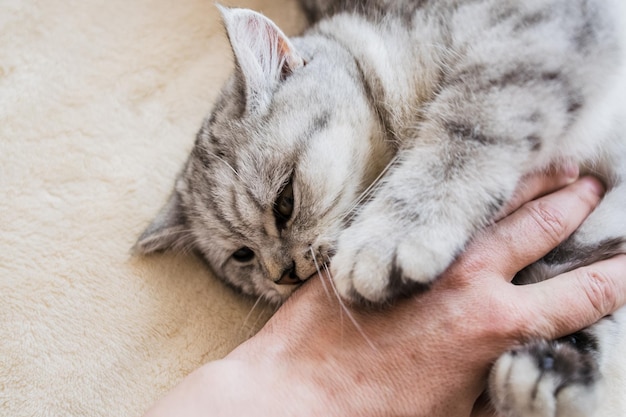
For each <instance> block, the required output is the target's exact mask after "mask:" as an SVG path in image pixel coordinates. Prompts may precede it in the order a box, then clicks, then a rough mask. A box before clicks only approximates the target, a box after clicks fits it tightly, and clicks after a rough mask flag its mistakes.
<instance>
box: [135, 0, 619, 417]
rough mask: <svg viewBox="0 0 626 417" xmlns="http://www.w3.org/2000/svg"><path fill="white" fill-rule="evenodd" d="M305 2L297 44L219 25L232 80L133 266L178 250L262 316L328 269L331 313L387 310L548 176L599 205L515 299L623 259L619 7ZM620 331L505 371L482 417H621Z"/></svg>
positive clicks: (496, 377) (579, 2)
mask: <svg viewBox="0 0 626 417" xmlns="http://www.w3.org/2000/svg"><path fill="white" fill-rule="evenodd" d="M302 5H303V8H304V10H305V12H306V13H307V16H308V17H309V19H310V20H311V23H312V26H311V27H310V28H309V29H308V30H307V31H306V32H305V33H304V34H303V35H302V36H300V37H295V38H288V37H287V36H285V34H284V33H283V32H282V31H281V30H280V29H279V28H278V27H277V26H276V25H275V24H274V23H273V22H272V21H270V20H269V19H267V18H265V17H264V16H262V15H260V14H258V13H256V12H253V11H250V10H245V9H226V8H220V10H221V12H222V16H223V20H224V25H225V28H226V32H227V34H228V37H229V40H230V43H231V46H232V50H233V53H234V57H235V70H234V72H233V74H232V76H231V77H230V79H229V80H228V81H227V83H226V84H225V86H224V87H223V89H222V92H221V95H220V97H219V99H218V100H217V103H216V104H215V106H214V108H213V111H212V113H211V115H210V116H209V117H208V118H207V119H206V120H205V122H204V123H203V125H202V127H201V129H200V131H199V133H198V136H197V140H196V143H195V146H194V148H193V150H192V153H191V155H190V157H189V159H188V161H187V163H186V165H185V167H184V168H183V171H182V173H181V174H180V176H179V177H178V179H177V180H176V185H175V189H174V192H173V193H172V195H171V197H170V199H169V201H168V203H167V204H166V205H165V207H164V208H163V209H162V210H161V212H160V213H159V214H158V215H157V217H156V219H155V220H154V221H153V223H152V224H151V225H150V226H149V227H148V228H147V229H146V231H145V232H144V233H143V234H142V235H141V237H140V238H139V241H138V242H137V245H136V248H137V250H138V251H139V252H141V253H152V252H155V251H161V250H169V249H179V250H180V249H194V250H195V251H197V252H198V253H199V254H200V255H201V256H202V257H203V258H204V259H206V261H207V262H208V264H209V265H210V267H211V268H212V269H213V271H214V272H215V273H216V275H218V276H219V277H221V278H222V279H223V280H224V281H225V282H227V283H228V284H230V285H231V286H233V287H235V288H237V289H238V290H240V291H242V292H243V293H246V294H250V295H254V296H260V297H263V298H265V299H266V300H268V301H270V302H273V303H280V302H282V301H283V300H284V299H285V298H287V297H288V296H289V295H290V294H291V293H292V292H293V290H294V289H295V288H297V284H299V283H300V282H302V281H304V280H306V279H308V278H309V277H311V276H312V275H314V274H315V273H316V272H317V271H318V270H319V269H320V268H325V267H326V265H330V268H331V270H332V276H333V280H334V283H335V286H336V288H337V290H338V292H339V293H340V294H341V296H342V297H345V298H347V299H351V300H357V301H368V302H373V303H384V302H388V301H390V300H393V299H394V298H395V297H398V296H401V295H405V294H413V293H415V292H416V291H419V290H424V289H427V288H428V286H429V284H430V283H431V282H432V281H433V280H434V279H435V278H436V277H437V276H438V275H439V274H440V273H441V272H442V271H444V270H445V268H446V267H447V266H448V265H449V264H450V263H451V262H452V261H453V260H454V258H455V257H456V256H457V255H458V253H459V252H460V251H462V250H463V248H464V247H465V245H466V244H467V242H468V241H469V240H470V239H471V238H472V236H473V235H474V234H475V233H476V232H477V231H478V230H480V229H481V228H483V227H485V226H486V225H488V224H489V223H490V222H492V221H493V219H494V217H495V216H496V215H497V214H498V212H499V211H500V210H501V208H502V207H503V205H504V204H506V202H507V201H508V200H509V199H510V198H511V195H512V193H513V190H514V189H515V188H516V186H517V184H518V183H519V181H520V178H522V177H523V176H524V175H526V174H528V173H531V172H534V171H538V170H542V169H546V168H547V167H549V166H551V165H552V164H555V163H564V162H573V163H577V164H579V165H580V166H581V169H582V170H583V172H588V173H592V174H594V175H596V176H598V177H599V178H601V179H602V180H603V181H604V182H605V184H606V185H607V187H608V192H607V194H606V196H605V197H604V200H603V201H602V203H601V204H600V206H599V207H598V208H597V209H596V210H595V211H594V212H593V214H592V215H591V216H590V217H589V218H588V219H587V220H586V222H585V223H584V224H583V226H582V227H581V228H580V229H579V230H578V231H577V232H576V233H575V234H574V235H573V236H572V237H571V238H570V239H568V240H567V241H566V242H565V243H563V244H562V245H561V246H560V247H559V248H557V249H556V250H555V251H553V252H551V253H550V254H549V255H548V256H546V257H545V258H544V259H543V260H541V261H540V262H537V263H536V264H534V265H532V266H531V267H529V268H527V269H525V270H524V271H522V272H521V273H520V274H519V275H518V276H517V277H516V282H517V283H518V284H525V283H529V282H534V281H538V280H543V279H547V278H550V277H552V276H554V275H556V274H558V273H561V272H563V271H566V270H571V269H573V268H576V267H578V266H581V265H585V264H588V263H590V262H593V261H595V260H598V259H603V258H606V257H609V256H612V255H614V254H617V253H624V252H626V221H625V220H624V214H623V211H624V208H625V207H626V185H625V183H624V179H625V178H626V139H625V137H624V135H625V134H626V133H625V132H626V126H625V124H626V117H625V116H626V114H625V113H626V106H624V105H623V101H624V97H626V40H625V33H624V31H623V28H624V27H626V17H625V10H624V5H623V2H622V1H620V0H524V1H522V0H518V1H512V0H466V1H461V0H437V1H435V0H414V1H391V0H362V1H357V0H343V1H341V0H340V1H330V0H302ZM331 258H332V263H331V262H330V260H331ZM625 314H626V313H625V312H624V311H623V310H622V311H620V312H618V313H617V314H614V315H613V316H611V317H610V318H607V319H604V320H603V321H602V322H600V323H598V324H597V325H594V326H592V327H590V328H588V329H586V330H584V331H583V332H581V333H579V334H577V335H573V336H572V337H569V338H565V339H561V340H557V341H536V342H533V343H529V344H527V345H525V346H521V347H520V348H518V349H516V350H514V351H511V352H509V353H508V354H506V355H504V356H503V357H502V358H501V359H500V360H499V361H498V362H497V363H496V364H495V366H494V370H493V373H492V376H491V381H490V395H491V397H492V400H493V403H494V405H495V406H496V408H497V409H498V410H499V411H500V412H501V413H502V415H505V416H510V417H517V416H551V417H552V416H559V417H565V416H567V417H576V416H587V417H588V416H624V415H626V399H623V398H625V397H626V396H625V395H624V390H626V381H624V378H625V377H626V369H624V368H625V367H626V363H624V362H625V361H624V359H623V358H622V357H621V356H620V346H621V347H622V348H624V347H626V336H625V335H624V332H625V331H626V317H625ZM616 390H617V391H616Z"/></svg>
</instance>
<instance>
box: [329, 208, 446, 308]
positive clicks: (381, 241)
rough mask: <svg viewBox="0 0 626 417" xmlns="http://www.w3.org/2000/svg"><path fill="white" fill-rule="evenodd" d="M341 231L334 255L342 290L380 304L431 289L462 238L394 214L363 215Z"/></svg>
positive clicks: (350, 296) (335, 274)
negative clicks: (436, 233) (435, 235)
mask: <svg viewBox="0 0 626 417" xmlns="http://www.w3.org/2000/svg"><path fill="white" fill-rule="evenodd" d="M362 218H363V219H365V220H357V221H356V222H355V223H354V224H353V225H352V226H350V227H349V228H347V229H346V230H345V231H344V232H343V234H342V235H341V237H340V239H339V243H338V250H337V254H336V255H335V257H334V258H333V259H332V261H331V269H332V275H333V279H334V281H335V283H336V286H337V290H338V291H339V294H340V295H341V296H342V297H343V298H345V299H348V300H351V301H355V302H363V301H367V302H372V303H375V304H380V303H384V302H387V301H389V300H392V299H394V298H397V297H398V296H402V295H410V294H414V293H416V292H419V291H423V290H424V289H427V288H428V287H429V285H430V284H431V283H432V282H433V280H434V279H435V278H436V277H437V276H438V275H439V274H441V273H442V272H443V271H444V270H445V268H447V266H448V265H449V264H450V263H451V262H452V261H453V259H454V257H455V255H456V251H457V250H458V248H457V247H456V246H457V242H454V243H453V244H451V245H446V244H445V243H446V242H445V239H443V238H442V237H441V236H439V238H438V239H437V238H435V239H432V238H429V237H431V236H432V235H433V233H432V232H433V231H431V230H426V229H425V228H420V227H417V226H416V225H415V224H412V223H407V224H405V222H402V221H398V220H397V219H396V220H393V219H391V218H390V217H389V216H388V215H371V214H370V215H367V216H362Z"/></svg>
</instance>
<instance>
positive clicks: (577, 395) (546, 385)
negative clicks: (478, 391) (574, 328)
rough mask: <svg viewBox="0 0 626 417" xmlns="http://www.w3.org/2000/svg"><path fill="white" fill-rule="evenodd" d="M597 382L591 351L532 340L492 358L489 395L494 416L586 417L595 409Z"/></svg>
mask: <svg viewBox="0 0 626 417" xmlns="http://www.w3.org/2000/svg"><path fill="white" fill-rule="evenodd" d="M572 337H575V336H572ZM597 378H598V366H597V362H596V360H595V358H594V355H593V349H590V348H589V347H588V346H583V345H581V344H580V343H579V345H578V346H577V345H576V344H575V343H574V344H572V343H570V342H567V341H565V342H564V341H550V342H548V341H537V342H533V343H530V344H528V345H525V346H523V347H522V348H520V349H517V350H513V351H511V352H508V353H506V354H504V355H503V356H502V357H500V359H498V361H497V362H496V364H495V365H494V367H493V370H492V372H491V376H490V381H489V394H490V397H491V400H492V403H493V405H494V407H495V408H496V410H497V411H498V413H499V414H498V415H503V416H506V417H588V416H590V415H592V411H593V410H594V409H595V404H596V397H595V382H596V380H597Z"/></svg>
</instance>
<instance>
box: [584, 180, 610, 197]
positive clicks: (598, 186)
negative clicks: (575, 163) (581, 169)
mask: <svg viewBox="0 0 626 417" xmlns="http://www.w3.org/2000/svg"><path fill="white" fill-rule="evenodd" d="M582 180H583V181H584V182H585V184H586V185H587V187H588V188H589V190H590V191H591V192H593V193H594V194H595V195H598V196H600V197H602V196H603V195H604V192H605V189H604V184H602V182H601V181H600V180H599V179H597V178H594V177H584V178H583V179H582Z"/></svg>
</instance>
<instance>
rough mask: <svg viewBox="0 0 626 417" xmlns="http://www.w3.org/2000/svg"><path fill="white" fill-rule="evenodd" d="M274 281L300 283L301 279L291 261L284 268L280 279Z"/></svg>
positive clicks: (277, 282) (281, 283) (282, 283)
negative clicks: (288, 265)
mask: <svg viewBox="0 0 626 417" xmlns="http://www.w3.org/2000/svg"><path fill="white" fill-rule="evenodd" d="M275 282H276V284H279V285H294V284H300V283H301V282H302V280H301V279H300V278H299V277H298V275H297V274H296V263H295V262H293V263H292V264H291V266H290V267H289V268H287V269H285V270H284V271H283V273H282V276H281V277H280V279H279V280H278V281H275Z"/></svg>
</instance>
